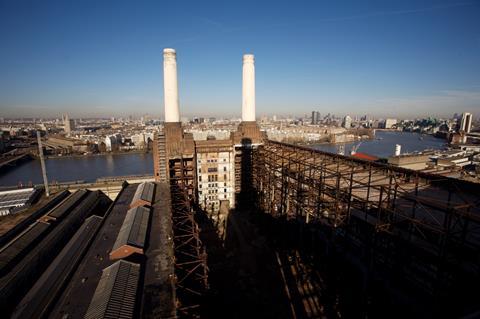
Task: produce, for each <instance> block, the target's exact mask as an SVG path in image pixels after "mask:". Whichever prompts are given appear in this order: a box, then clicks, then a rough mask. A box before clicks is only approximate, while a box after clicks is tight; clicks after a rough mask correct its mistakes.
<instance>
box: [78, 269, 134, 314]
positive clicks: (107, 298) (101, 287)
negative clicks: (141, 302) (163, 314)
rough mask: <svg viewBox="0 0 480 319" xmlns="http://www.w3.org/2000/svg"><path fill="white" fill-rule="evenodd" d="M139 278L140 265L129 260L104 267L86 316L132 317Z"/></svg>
mask: <svg viewBox="0 0 480 319" xmlns="http://www.w3.org/2000/svg"><path fill="white" fill-rule="evenodd" d="M139 278H140V265H139V264H135V263H131V262H128V261H124V260H119V261H117V262H116V263H114V264H113V265H111V266H109V267H107V268H105V269H103V271H102V277H101V278H100V281H99V282H98V285H97V288H96V289H95V293H94V295H93V298H92V300H91V302H90V305H89V307H88V310H87V313H86V315H85V318H86V319H96V318H132V317H133V316H134V312H135V304H136V301H137V288H138V282H139Z"/></svg>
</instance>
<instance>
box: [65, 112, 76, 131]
mask: <svg viewBox="0 0 480 319" xmlns="http://www.w3.org/2000/svg"><path fill="white" fill-rule="evenodd" d="M63 128H64V130H65V133H67V135H70V133H71V132H72V131H74V130H75V121H74V120H71V119H70V118H69V117H68V114H65V115H64V116H63Z"/></svg>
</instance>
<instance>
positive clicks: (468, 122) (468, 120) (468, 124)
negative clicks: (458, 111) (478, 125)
mask: <svg viewBox="0 0 480 319" xmlns="http://www.w3.org/2000/svg"><path fill="white" fill-rule="evenodd" d="M471 130H472V114H471V113H463V114H462V121H461V122H460V131H464V132H465V133H470V131H471Z"/></svg>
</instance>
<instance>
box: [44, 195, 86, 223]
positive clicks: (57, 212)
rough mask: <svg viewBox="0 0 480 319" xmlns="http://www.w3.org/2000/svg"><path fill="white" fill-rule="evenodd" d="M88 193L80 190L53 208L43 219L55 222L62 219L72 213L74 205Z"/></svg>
mask: <svg viewBox="0 0 480 319" xmlns="http://www.w3.org/2000/svg"><path fill="white" fill-rule="evenodd" d="M88 192H89V191H88V190H85V189H80V190H78V191H76V192H75V193H73V194H72V195H70V196H68V197H67V198H66V199H65V200H64V201H63V202H61V203H60V204H59V205H58V206H57V207H55V208H54V209H53V210H52V211H50V213H48V214H47V215H46V216H45V218H46V220H57V219H61V218H64V217H65V216H66V215H67V214H68V213H69V212H70V211H72V210H73V209H74V208H75V207H76V205H75V204H77V203H78V202H79V201H80V200H81V199H82V198H83V197H84V196H85V195H86V194H87V193H88Z"/></svg>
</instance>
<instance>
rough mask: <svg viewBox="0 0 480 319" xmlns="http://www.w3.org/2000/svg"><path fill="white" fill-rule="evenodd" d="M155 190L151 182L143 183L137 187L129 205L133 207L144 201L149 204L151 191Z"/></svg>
mask: <svg viewBox="0 0 480 319" xmlns="http://www.w3.org/2000/svg"><path fill="white" fill-rule="evenodd" d="M154 190H155V184H154V183H151V182H143V183H141V184H140V185H138V187H137V190H136V191H135V195H133V199H132V203H131V205H134V204H135V203H136V202H138V201H145V202H148V203H149V204H151V203H152V201H153V191H154Z"/></svg>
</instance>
